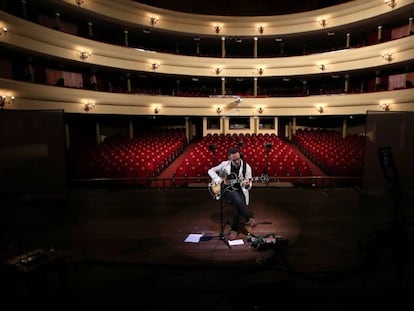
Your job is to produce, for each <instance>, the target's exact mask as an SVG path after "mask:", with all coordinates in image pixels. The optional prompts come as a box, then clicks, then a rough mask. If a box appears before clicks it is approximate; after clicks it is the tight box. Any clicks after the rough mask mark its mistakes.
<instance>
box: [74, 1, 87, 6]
mask: <svg viewBox="0 0 414 311" xmlns="http://www.w3.org/2000/svg"><path fill="white" fill-rule="evenodd" d="M85 2H86V0H75V3H76V4H77V5H78V6H81V5H82V4H84V3H85Z"/></svg>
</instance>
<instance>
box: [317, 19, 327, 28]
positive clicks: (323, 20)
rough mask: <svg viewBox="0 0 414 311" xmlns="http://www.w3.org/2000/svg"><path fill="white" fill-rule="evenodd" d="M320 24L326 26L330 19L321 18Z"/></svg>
mask: <svg viewBox="0 0 414 311" xmlns="http://www.w3.org/2000/svg"><path fill="white" fill-rule="evenodd" d="M319 25H321V26H322V27H325V26H326V25H328V21H327V20H326V18H321V19H320V20H319Z"/></svg>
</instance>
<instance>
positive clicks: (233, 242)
mask: <svg viewBox="0 0 414 311" xmlns="http://www.w3.org/2000/svg"><path fill="white" fill-rule="evenodd" d="M243 244H244V241H243V239H237V240H229V245H230V246H233V245H243Z"/></svg>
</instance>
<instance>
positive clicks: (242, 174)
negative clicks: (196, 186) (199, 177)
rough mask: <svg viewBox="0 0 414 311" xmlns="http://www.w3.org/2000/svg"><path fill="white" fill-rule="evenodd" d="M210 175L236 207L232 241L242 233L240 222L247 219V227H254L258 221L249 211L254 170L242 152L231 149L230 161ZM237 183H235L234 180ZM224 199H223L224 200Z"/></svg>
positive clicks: (218, 166)
mask: <svg viewBox="0 0 414 311" xmlns="http://www.w3.org/2000/svg"><path fill="white" fill-rule="evenodd" d="M208 175H209V176H210V178H211V179H212V181H213V182H214V183H215V184H216V185H221V187H220V192H221V194H220V196H221V195H223V198H225V199H226V200H227V201H228V202H229V203H230V204H232V205H233V206H234V213H233V221H232V224H231V231H230V240H234V239H236V238H237V235H238V234H239V232H240V231H241V228H240V220H241V218H243V219H245V221H246V225H248V226H250V227H254V226H256V225H257V221H256V220H255V219H254V217H253V213H252V212H251V211H250V210H249V209H248V205H249V191H250V189H251V188H252V185H253V183H252V169H251V166H250V165H249V164H248V163H247V162H245V161H244V160H243V159H242V157H241V155H240V151H239V150H238V149H236V148H231V149H230V150H229V151H228V160H226V161H222V162H221V163H220V164H219V165H217V166H214V167H212V168H210V169H209V170H208ZM234 179H235V180H236V181H237V182H236V183H235V182H233V180H234ZM223 198H222V199H223Z"/></svg>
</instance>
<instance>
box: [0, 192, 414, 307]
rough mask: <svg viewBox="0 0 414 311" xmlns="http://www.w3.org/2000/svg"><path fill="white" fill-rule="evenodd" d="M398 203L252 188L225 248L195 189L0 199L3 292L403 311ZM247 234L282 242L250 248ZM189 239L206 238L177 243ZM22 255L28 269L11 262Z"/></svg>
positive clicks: (35, 299)
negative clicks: (246, 222) (248, 222)
mask: <svg viewBox="0 0 414 311" xmlns="http://www.w3.org/2000/svg"><path fill="white" fill-rule="evenodd" d="M400 199H401V202H400V204H396V202H395V201H394V200H393V198H392V197H391V195H390V194H389V193H387V192H384V193H378V192H376V193H374V192H370V193H367V192H363V191H361V190H360V189H355V188H336V189H316V188H315V189H297V188H270V187H269V188H266V187H261V188H253V190H252V192H251V200H252V204H251V209H252V210H253V211H254V213H255V215H256V219H257V220H258V221H259V222H260V224H259V225H258V226H257V227H255V228H254V229H251V228H249V227H246V230H247V231H246V232H244V233H241V234H240V235H239V237H238V238H239V239H241V240H242V241H243V244H242V245H235V246H232V247H229V246H228V244H227V242H226V236H225V238H224V239H221V238H220V231H221V219H223V224H224V229H223V233H224V234H227V233H228V232H229V226H228V225H227V224H226V222H227V220H229V219H230V217H231V206H229V205H226V204H223V214H221V213H220V207H221V206H220V203H221V202H220V201H216V200H215V199H214V198H212V196H211V195H210V194H209V192H208V190H207V189H205V188H190V189H162V190H158V189H131V188H116V189H103V188H89V189H73V190H71V191H70V192H69V193H68V195H67V198H66V199H64V200H49V199H44V198H43V199H39V198H33V197H32V196H29V195H25V196H16V197H13V198H11V197H10V196H8V198H7V199H3V201H2V207H1V258H2V263H3V264H2V270H1V271H2V274H3V275H4V277H2V293H5V294H6V295H5V297H8V298H10V299H11V300H13V301H14V302H16V303H24V302H30V303H33V304H38V305H39V306H42V305H43V306H45V303H46V302H47V301H51V300H54V299H57V300H59V301H60V302H64V303H65V305H67V306H69V305H72V304H73V305H79V303H80V301H83V303H85V304H87V305H91V306H124V305H125V306H126V305H130V304H132V305H133V306H134V307H138V309H139V310H170V309H177V308H179V309H180V310H277V309H280V308H283V309H286V308H288V307H289V308H294V307H298V308H306V309H307V310H412V308H413V306H414V303H413V302H412V301H411V300H412V299H411V292H412V290H413V289H414V284H413V280H414V274H413V272H414V271H413V264H412V260H413V254H414V251H413V246H414V244H413V239H412V238H413V215H414V211H413V209H412V207H411V206H410V204H409V202H411V201H412V200H411V199H412V198H411V196H409V195H405V196H402V197H401V198H400ZM395 212H397V214H398V215H397V216H398V217H395ZM248 232H250V233H251V234H252V235H253V236H256V237H264V236H266V235H269V234H272V233H275V234H278V235H280V237H281V239H279V240H277V242H276V243H274V244H271V243H269V244H266V245H263V248H264V249H257V248H255V247H252V245H249V243H248V242H249V241H248V238H247V236H246V234H247V233H248ZM190 233H203V234H204V235H205V236H207V238H206V239H205V240H202V241H200V242H199V243H185V242H184V240H185V238H186V237H187V236H188V234H190ZM39 250H40V251H39ZM30 251H33V252H34V253H33V258H34V260H33V262H31V263H25V262H24V260H23V261H22V262H20V261H19V260H20V259H22V258H23V259H24V257H25V254H27V253H28V252H30ZM36 252H37V253H36ZM36 254H40V255H42V256H37V255H36ZM19 255H20V257H16V256H19ZM22 255H23V256H22ZM16 263H17V264H16Z"/></svg>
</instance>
